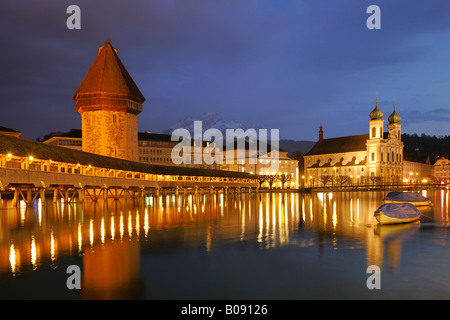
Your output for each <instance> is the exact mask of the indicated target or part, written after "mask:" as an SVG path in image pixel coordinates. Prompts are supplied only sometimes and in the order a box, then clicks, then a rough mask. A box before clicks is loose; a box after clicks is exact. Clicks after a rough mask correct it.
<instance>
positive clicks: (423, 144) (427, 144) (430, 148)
mask: <svg viewBox="0 0 450 320" xmlns="http://www.w3.org/2000/svg"><path fill="white" fill-rule="evenodd" d="M402 141H403V144H404V148H403V154H404V159H405V160H412V161H419V162H425V160H426V158H427V157H428V158H429V160H430V163H431V164H434V163H435V162H436V159H437V157H438V156H439V157H445V158H447V159H449V158H450V136H439V137H436V136H428V135H425V134H422V135H420V136H418V135H417V134H407V133H404V134H402Z"/></svg>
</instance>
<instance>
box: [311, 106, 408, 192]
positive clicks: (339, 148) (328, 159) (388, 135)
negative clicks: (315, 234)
mask: <svg viewBox="0 0 450 320" xmlns="http://www.w3.org/2000/svg"><path fill="white" fill-rule="evenodd" d="M369 116H370V120H369V133H368V134H361V135H354V136H346V137H338V138H329V139H324V138H323V130H322V126H321V127H320V131H319V140H318V141H317V143H316V144H315V145H314V146H313V148H312V149H311V150H310V151H309V152H308V153H307V154H306V155H305V158H304V159H305V185H311V186H312V185H315V186H319V185H325V184H326V183H327V182H328V181H330V182H331V181H333V180H334V183H339V181H341V182H342V183H350V184H359V183H398V182H400V181H401V179H402V169H403V142H402V141H401V126H402V124H401V123H400V120H401V118H400V116H399V115H398V114H397V112H396V111H395V105H394V111H393V112H392V114H391V115H390V116H389V117H388V124H387V132H385V128H384V122H385V120H383V112H382V111H381V110H380V109H379V108H378V104H377V103H376V105H375V108H374V109H373V110H372V112H371V113H370V114H369Z"/></svg>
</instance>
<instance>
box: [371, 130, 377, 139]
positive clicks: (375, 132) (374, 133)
mask: <svg viewBox="0 0 450 320" xmlns="http://www.w3.org/2000/svg"><path fill="white" fill-rule="evenodd" d="M376 130H377V128H375V127H373V128H372V138H375V136H376V135H377V131H376Z"/></svg>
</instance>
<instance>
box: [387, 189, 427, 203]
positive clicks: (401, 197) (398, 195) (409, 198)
mask: <svg viewBox="0 0 450 320" xmlns="http://www.w3.org/2000/svg"><path fill="white" fill-rule="evenodd" d="M383 200H391V201H405V202H419V201H429V200H430V199H428V198H425V197H424V196H422V195H421V194H420V193H417V192H401V191H392V192H389V193H388V195H387V196H386V198H384V199H383Z"/></svg>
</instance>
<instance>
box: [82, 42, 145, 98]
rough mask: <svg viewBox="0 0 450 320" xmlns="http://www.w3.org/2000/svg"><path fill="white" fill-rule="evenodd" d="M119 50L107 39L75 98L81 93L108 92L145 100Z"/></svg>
mask: <svg viewBox="0 0 450 320" xmlns="http://www.w3.org/2000/svg"><path fill="white" fill-rule="evenodd" d="M117 52H118V50H117V49H115V48H114V47H113V46H112V45H111V42H110V41H105V44H104V45H103V46H101V47H100V48H99V49H98V55H97V58H96V59H95V60H94V62H93V63H92V65H91V67H90V69H89V71H88V72H87V74H86V76H85V77H84V79H83V81H82V82H81V84H80V86H79V87H78V89H77V91H76V92H75V94H74V96H73V100H77V96H78V95H80V94H81V95H83V94H92V93H106V94H115V95H117V94H119V95H125V96H127V98H129V99H132V100H135V101H137V102H139V103H142V102H144V101H145V98H144V96H143V95H142V93H141V91H140V90H139V88H138V87H137V85H136V83H135V82H134V81H133V79H132V78H131V76H130V74H129V73H128V71H127V69H126V68H125V66H124V65H123V63H122V61H121V60H120V59H119V57H118V55H117Z"/></svg>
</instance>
